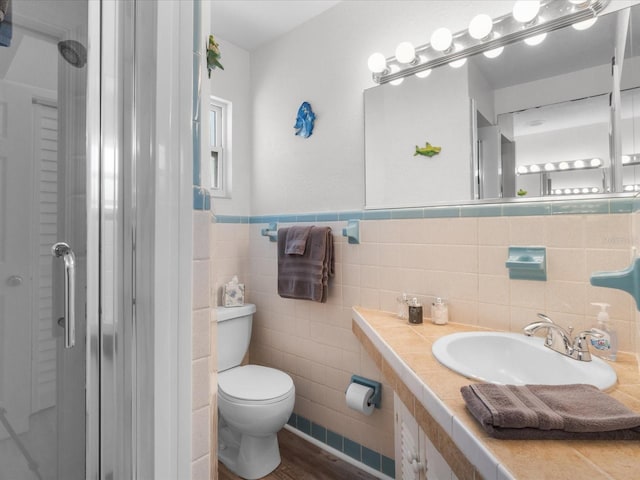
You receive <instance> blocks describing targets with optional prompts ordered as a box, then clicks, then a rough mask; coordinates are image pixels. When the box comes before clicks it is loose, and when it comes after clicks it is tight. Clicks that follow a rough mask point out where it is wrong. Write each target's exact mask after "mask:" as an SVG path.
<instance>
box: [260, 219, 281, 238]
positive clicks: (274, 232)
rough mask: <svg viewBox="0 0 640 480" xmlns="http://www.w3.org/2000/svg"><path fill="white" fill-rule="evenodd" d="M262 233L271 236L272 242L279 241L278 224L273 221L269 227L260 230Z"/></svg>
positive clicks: (264, 235)
mask: <svg viewBox="0 0 640 480" xmlns="http://www.w3.org/2000/svg"><path fill="white" fill-rule="evenodd" d="M260 233H261V234H262V236H263V237H269V241H270V242H277V241H278V224H277V223H275V222H272V223H270V224H269V226H268V227H267V228H263V229H262V230H260Z"/></svg>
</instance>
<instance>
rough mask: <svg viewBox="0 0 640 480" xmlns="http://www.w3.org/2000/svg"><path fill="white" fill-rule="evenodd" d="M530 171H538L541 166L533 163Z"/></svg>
mask: <svg viewBox="0 0 640 480" xmlns="http://www.w3.org/2000/svg"><path fill="white" fill-rule="evenodd" d="M529 171H530V172H531V173H538V172H539V171H540V167H539V166H538V165H531V166H530V167H529Z"/></svg>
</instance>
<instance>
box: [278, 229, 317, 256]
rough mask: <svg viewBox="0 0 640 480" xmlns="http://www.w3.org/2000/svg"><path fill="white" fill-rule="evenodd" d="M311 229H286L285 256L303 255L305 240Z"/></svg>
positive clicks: (305, 245)
mask: <svg viewBox="0 0 640 480" xmlns="http://www.w3.org/2000/svg"><path fill="white" fill-rule="evenodd" d="M310 232H311V227H290V228H287V239H286V242H285V247H284V253H286V254H287V255H304V250H305V248H306V247H307V239H308V238H309V233H310Z"/></svg>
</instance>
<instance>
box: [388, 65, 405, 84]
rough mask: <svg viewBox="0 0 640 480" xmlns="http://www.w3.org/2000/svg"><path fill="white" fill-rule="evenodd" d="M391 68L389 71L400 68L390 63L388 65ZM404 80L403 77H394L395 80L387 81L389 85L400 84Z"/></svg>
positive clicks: (393, 71) (395, 70)
mask: <svg viewBox="0 0 640 480" xmlns="http://www.w3.org/2000/svg"><path fill="white" fill-rule="evenodd" d="M390 69H391V73H396V72H397V71H399V70H400V67H398V66H397V65H391V67H390ZM403 81H404V78H402V77H401V78H396V79H395V80H391V81H390V82H389V83H390V84H391V85H400V84H401V83H402V82H403Z"/></svg>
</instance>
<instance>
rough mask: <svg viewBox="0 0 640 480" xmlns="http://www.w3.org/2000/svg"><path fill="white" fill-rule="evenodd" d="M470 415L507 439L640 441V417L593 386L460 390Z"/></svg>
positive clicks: (494, 434)
mask: <svg viewBox="0 0 640 480" xmlns="http://www.w3.org/2000/svg"><path fill="white" fill-rule="evenodd" d="M460 392H461V393H462V397H463V398H464V401H465V403H466V405H467V409H468V410H469V411H470V412H471V414H472V415H473V416H474V417H475V419H476V420H478V422H480V425H481V426H482V428H484V430H485V431H486V432H487V433H488V434H489V435H491V436H492V437H496V438H502V439H522V440H524V439H540V440H541V439H557V440H568V439H583V440H584V439H586V440H635V439H640V415H638V414H637V413H635V412H633V411H631V410H629V409H628V408H627V407H626V406H624V405H623V404H622V403H620V402H618V401H617V400H616V399H615V398H613V397H611V396H610V395H607V394H606V393H604V392H601V391H600V390H598V389H597V388H596V387H594V386H593V385H583V384H574V385H519V386H516V385H495V384H491V383H481V384H475V385H469V386H465V387H462V388H461V389H460Z"/></svg>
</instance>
